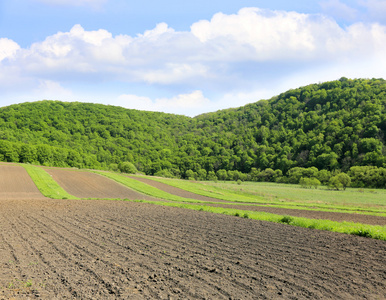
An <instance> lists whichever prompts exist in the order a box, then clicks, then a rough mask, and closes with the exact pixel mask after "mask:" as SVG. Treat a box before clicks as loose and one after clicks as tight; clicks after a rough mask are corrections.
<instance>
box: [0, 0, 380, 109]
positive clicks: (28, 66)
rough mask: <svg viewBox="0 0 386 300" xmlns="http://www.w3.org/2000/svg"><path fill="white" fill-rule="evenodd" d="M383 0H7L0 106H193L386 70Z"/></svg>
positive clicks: (2, 16)
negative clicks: (67, 103)
mask: <svg viewBox="0 0 386 300" xmlns="http://www.w3.org/2000/svg"><path fill="white" fill-rule="evenodd" d="M385 49H386V1H384V0H351V1H346V0H309V1H279V0H270V1H266V0H260V1H259V0H254V1H252V0H245V1H243V0H240V1H226V0H225V1H224V0H222V1H219V0H211V1H202V0H195V1H171V0H169V1H156V0H143V1H128V0H126V1H124V0H2V1H1V2H0V95H1V96H2V97H1V98H0V106H6V105H10V104H13V103H21V102H27V101H28V102H30V101H37V100H43V99H50V100H62V101H80V102H94V103H103V104H111V105H118V106H122V107H126V108H134V109H140V110H152V111H163V112H169V113H176V114H184V115H188V116H195V115H197V114H201V113H205V112H211V111H216V110H219V109H224V108H229V107H239V106H242V105H245V104H247V103H252V102H256V101H258V100H261V99H269V98H271V97H272V96H274V95H277V94H279V93H281V92H284V91H286V90H288V89H290V88H297V87H299V86H304V85H307V84H310V83H315V82H323V81H328V80H335V79H339V78H340V77H342V76H345V77H348V78H359V77H361V78H373V77H375V78H380V77H382V78H386V74H385V73H386V55H385Z"/></svg>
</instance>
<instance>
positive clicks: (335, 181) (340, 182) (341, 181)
mask: <svg viewBox="0 0 386 300" xmlns="http://www.w3.org/2000/svg"><path fill="white" fill-rule="evenodd" d="M350 184H351V178H350V176H348V175H347V174H346V173H339V174H338V175H335V176H334V177H331V179H330V181H329V182H328V186H329V187H331V188H334V189H336V190H339V189H340V188H343V190H345V189H346V188H347V187H348V186H350Z"/></svg>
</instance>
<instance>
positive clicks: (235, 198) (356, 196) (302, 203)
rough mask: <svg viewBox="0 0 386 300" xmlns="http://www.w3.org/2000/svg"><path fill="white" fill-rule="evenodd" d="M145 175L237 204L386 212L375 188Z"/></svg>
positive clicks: (385, 195)
mask: <svg viewBox="0 0 386 300" xmlns="http://www.w3.org/2000/svg"><path fill="white" fill-rule="evenodd" d="M139 177H145V176H139ZM146 178H147V179H151V180H154V181H158V182H162V183H165V184H168V185H171V186H174V187H178V188H180V189H183V190H186V191H189V192H193V193H196V194H200V195H204V196H208V197H213V198H217V199H221V200H227V201H232V202H235V203H238V204H239V205H246V204H243V203H253V204H254V205H259V204H260V205H261V204H264V205H266V206H271V207H277V208H286V209H300V210H313V211H329V212H342V213H358V214H366V215H375V216H386V202H385V201H384V199H385V198H386V191H385V190H378V192H377V193H371V192H369V190H366V192H365V195H363V193H359V192H358V190H357V189H347V190H346V191H340V192H337V191H332V190H328V189H326V188H321V189H317V190H315V189H313V190H306V189H303V188H301V187H300V186H299V185H292V184H276V183H266V182H243V183H242V184H241V185H236V184H235V183H232V182H212V181H196V182H192V181H186V180H181V179H169V178H167V179H166V178H158V177H151V176H146ZM362 191H363V189H362ZM228 204H232V203H228Z"/></svg>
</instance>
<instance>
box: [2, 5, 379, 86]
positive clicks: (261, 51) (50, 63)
mask: <svg viewBox="0 0 386 300" xmlns="http://www.w3.org/2000/svg"><path fill="white" fill-rule="evenodd" d="M3 43H7V44H8V47H5V48H4V49H8V50H5V52H6V54H3V57H5V56H9V55H13V56H15V63H14V64H15V66H17V65H18V66H19V67H20V68H23V71H27V72H30V73H32V74H40V75H42V76H44V74H49V76H52V75H54V76H55V75H56V74H57V75H60V76H65V74H68V76H69V77H71V76H72V75H73V73H82V74H91V75H92V76H95V75H97V76H100V77H102V78H106V77H109V78H111V79H117V78H119V79H120V80H126V81H133V82H135V81H137V82H141V81H142V82H148V83H156V84H173V83H176V84H177V83H181V82H189V81H191V82H192V81H195V80H208V79H210V80H221V78H223V77H224V76H228V75H229V74H228V73H227V71H228V70H229V69H231V66H232V64H235V63H240V62H263V63H264V62H271V61H275V62H278V61H292V62H294V63H296V62H308V61H311V62H312V61H317V60H319V61H321V60H323V61H328V60H330V61H338V60H340V59H342V58H344V59H346V58H347V57H348V56H350V57H356V58H359V59H361V56H362V55H367V56H372V55H374V54H375V52H377V53H378V52H379V51H382V49H385V47H386V33H385V27H384V26H382V25H379V24H370V25H365V24H362V23H357V24H353V25H351V26H349V27H347V28H342V27H340V26H339V25H338V24H337V23H336V22H335V21H334V20H332V19H330V18H327V17H324V16H322V15H307V14H300V13H296V12H285V11H269V10H262V9H258V8H244V9H241V10H240V11H239V12H238V13H237V14H234V15H225V14H222V13H218V14H215V15H214V16H213V18H212V19H211V20H209V21H208V20H203V21H199V22H197V23H195V24H193V25H192V26H191V31H190V32H176V31H175V30H173V29H172V28H170V27H168V25H167V24H165V23H161V24H158V25H157V26H156V27H155V28H154V29H152V30H148V31H145V32H144V33H143V34H139V35H137V36H134V37H132V36H129V35H118V36H115V37H114V36H112V34H111V33H110V32H108V31H106V30H104V29H100V30H96V31H87V30H85V29H84V28H83V27H82V26H81V25H75V26H74V27H73V28H72V29H71V30H70V31H69V32H59V33H57V34H55V35H52V36H49V37H47V38H46V39H45V40H44V41H42V42H38V43H34V44H32V45H31V47H29V48H28V49H21V50H20V51H17V52H15V51H16V50H17V49H18V48H17V45H15V44H12V43H11V42H10V41H3ZM15 53H17V55H15ZM0 55H1V54H0ZM0 57H1V56H0ZM49 78H51V77H49ZM47 79H48V78H47Z"/></svg>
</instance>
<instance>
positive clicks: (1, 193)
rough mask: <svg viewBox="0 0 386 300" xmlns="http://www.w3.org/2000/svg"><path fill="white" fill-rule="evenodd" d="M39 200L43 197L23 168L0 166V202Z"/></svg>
mask: <svg viewBox="0 0 386 300" xmlns="http://www.w3.org/2000/svg"><path fill="white" fill-rule="evenodd" d="M39 198H44V196H43V195H42V194H41V193H40V191H39V190H38V188H37V187H36V185H35V183H34V182H33V181H32V179H31V177H30V176H29V175H28V173H27V171H26V170H25V169H24V168H23V167H20V166H17V165H12V164H0V200H3V199H39Z"/></svg>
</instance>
